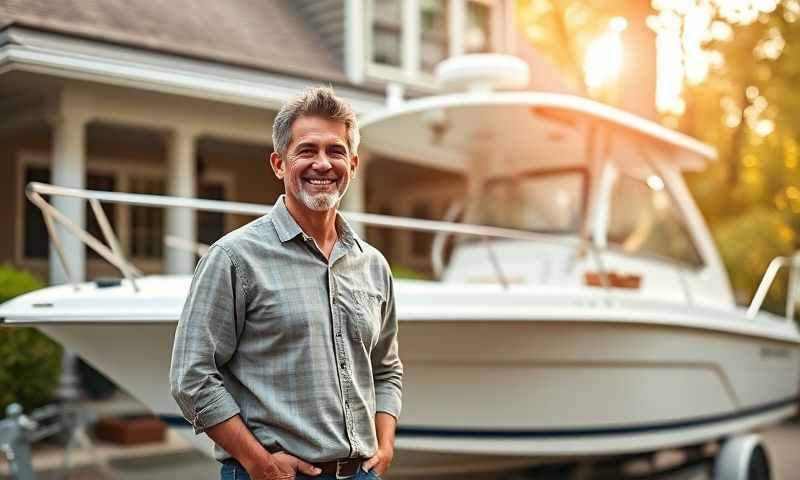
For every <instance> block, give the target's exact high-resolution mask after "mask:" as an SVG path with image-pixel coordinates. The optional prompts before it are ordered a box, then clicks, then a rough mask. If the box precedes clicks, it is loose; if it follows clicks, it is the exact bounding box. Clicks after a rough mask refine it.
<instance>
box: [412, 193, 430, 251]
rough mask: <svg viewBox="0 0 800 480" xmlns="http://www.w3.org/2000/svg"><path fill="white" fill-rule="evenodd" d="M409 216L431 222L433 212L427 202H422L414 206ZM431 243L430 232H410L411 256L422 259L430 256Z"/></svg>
mask: <svg viewBox="0 0 800 480" xmlns="http://www.w3.org/2000/svg"><path fill="white" fill-rule="evenodd" d="M411 216H412V217H414V218H419V219H421V220H431V219H432V218H433V212H431V206H430V205H429V204H428V202H425V201H422V202H418V203H415V204H414V207H413V209H412V211H411ZM432 242H433V234H432V233H430V232H421V231H418V230H414V231H412V232H411V255H413V256H415V257H423V256H426V255H430V250H431V243H432Z"/></svg>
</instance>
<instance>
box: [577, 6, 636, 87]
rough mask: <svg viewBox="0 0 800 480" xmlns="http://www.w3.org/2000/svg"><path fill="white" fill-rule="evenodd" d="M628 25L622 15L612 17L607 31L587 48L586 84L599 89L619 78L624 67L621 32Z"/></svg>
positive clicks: (585, 59)
mask: <svg viewBox="0 0 800 480" xmlns="http://www.w3.org/2000/svg"><path fill="white" fill-rule="evenodd" d="M627 26H628V22H627V20H625V19H624V18H622V17H614V18H612V19H611V21H610V22H609V25H608V29H607V30H606V32H605V33H604V34H603V35H601V36H600V37H598V38H596V39H595V40H594V41H593V42H592V43H591V44H590V45H589V48H587V49H586V56H585V57H584V62H583V72H584V77H585V81H586V85H587V86H588V87H589V88H590V89H592V90H599V89H601V88H603V87H605V86H608V85H610V84H612V83H614V82H615V81H616V80H617V79H618V78H619V72H620V69H621V67H622V38H621V36H620V33H621V32H622V30H624V29H625V28H626V27H627Z"/></svg>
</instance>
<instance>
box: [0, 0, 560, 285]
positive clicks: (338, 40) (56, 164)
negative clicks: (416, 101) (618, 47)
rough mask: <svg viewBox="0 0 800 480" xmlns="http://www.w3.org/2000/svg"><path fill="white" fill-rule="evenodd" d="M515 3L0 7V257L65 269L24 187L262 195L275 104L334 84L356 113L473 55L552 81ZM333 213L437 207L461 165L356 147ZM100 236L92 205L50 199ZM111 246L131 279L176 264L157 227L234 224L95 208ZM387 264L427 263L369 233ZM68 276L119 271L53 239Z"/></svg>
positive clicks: (265, 195)
mask: <svg viewBox="0 0 800 480" xmlns="http://www.w3.org/2000/svg"><path fill="white" fill-rule="evenodd" d="M515 4H516V2H515V1H514V0H496V1H491V0H320V1H312V0H302V1H301V0H296V1H289V0H232V1H227V2H214V1H211V0H172V1H170V2H156V1H154V0H142V1H137V2H126V1H122V0H49V1H48V0H0V195H2V201H0V218H2V220H3V223H2V224H3V226H4V227H5V229H6V234H5V235H2V236H0V262H6V263H11V264H13V265H16V266H18V267H21V268H25V269H28V270H31V271H33V272H35V273H36V274H38V275H39V276H41V277H42V278H49V279H50V281H51V282H52V283H62V282H63V281H64V280H65V276H64V273H63V271H62V269H61V266H60V265H59V262H58V261H57V255H56V254H55V252H54V251H53V250H52V248H53V247H52V246H51V245H50V244H49V242H48V235H47V231H46V228H45V225H44V222H43V220H42V218H41V215H40V213H39V211H38V209H37V208H36V207H34V206H33V205H32V204H31V203H30V202H28V201H27V200H26V199H25V195H24V188H25V185H26V183H27V182H30V181H43V182H50V183H54V184H58V185H64V186H71V187H80V188H89V189H95V190H115V191H125V192H135V193H149V194H168V195H178V196H190V197H199V198H210V199H225V200H231V201H241V202H256V203H272V202H273V201H274V200H275V199H276V197H277V196H278V195H279V193H281V190H282V185H281V184H279V183H278V182H277V181H276V180H275V179H274V178H272V174H271V172H270V170H269V167H268V165H267V163H266V161H265V159H266V157H267V156H268V154H269V152H270V151H271V144H270V143H271V140H270V139H271V125H272V121H273V118H274V115H275V113H276V111H277V109H278V108H279V107H280V105H281V104H282V102H284V101H285V100H286V99H288V98H289V97H290V96H292V95H293V94H295V93H296V92H297V91H298V90H300V89H301V88H303V87H305V86H308V85H312V84H330V85H332V86H334V87H335V88H336V90H337V92H338V93H339V94H340V95H342V96H343V97H345V98H347V99H348V100H350V101H351V102H352V103H353V105H354V107H355V108H356V109H357V111H358V112H359V113H365V112H369V111H373V110H375V109H380V108H382V107H383V106H384V103H385V99H384V98H385V95H384V92H385V90H386V87H387V85H388V84H390V83H391V84H400V85H402V86H403V87H404V89H405V92H406V95H407V96H409V97H416V96H421V95H429V94H433V93H436V92H437V91H438V87H437V85H436V82H435V79H434V77H433V75H432V71H433V68H434V66H435V65H436V64H437V63H438V62H439V61H441V60H443V59H445V58H447V57H448V56H451V55H458V54H463V53H470V52H504V53H512V54H517V55H520V56H522V57H523V58H525V59H526V60H527V61H529V62H530V63H533V64H534V65H533V66H532V70H533V71H534V72H535V74H534V75H533V76H532V78H533V82H534V83H533V84H532V88H536V89H544V90H555V91H564V90H566V87H565V85H564V84H563V82H562V81H561V80H560V78H559V76H558V75H557V74H556V73H555V71H554V69H553V68H552V67H551V66H549V65H548V64H547V63H546V62H544V61H543V60H542V59H541V58H539V57H537V56H536V54H535V52H533V51H532V50H531V48H530V47H529V46H528V45H527V43H526V41H525V40H524V39H523V37H522V35H521V34H520V33H519V32H518V30H517V28H516V20H515V15H514V9H515ZM361 159H362V167H361V168H362V169H363V171H365V172H364V173H362V174H361V175H359V179H358V180H357V181H356V182H355V183H354V185H353V186H352V187H351V190H350V192H349V193H348V195H347V197H346V199H345V201H344V205H343V208H344V209H345V210H357V211H371V212H376V213H388V214H395V215H405V216H415V217H420V218H440V217H441V215H442V214H443V212H444V211H445V209H446V207H447V205H448V203H449V202H450V201H451V200H452V199H453V198H454V197H457V196H458V195H460V194H461V193H463V189H464V179H463V175H462V174H460V173H454V172H452V171H448V170H447V169H446V168H444V169H433V168H430V167H425V166H420V165H412V164H409V163H405V162H403V161H401V160H398V159H396V158H391V156H389V155H377V154H374V153H371V152H370V151H369V150H368V148H365V149H364V151H362V152H361ZM53 203H54V204H55V205H56V206H57V207H58V208H59V209H61V210H62V211H63V212H65V213H67V215H68V216H69V217H70V218H71V219H73V220H74V221H75V222H77V223H78V224H79V225H82V226H85V227H86V228H87V229H88V230H89V231H90V232H93V233H95V234H96V235H98V236H100V233H99V232H100V229H99V227H98V225H97V222H96V221H95V220H94V217H93V215H91V214H89V207H88V206H87V205H83V204H81V203H80V202H79V201H75V200H72V199H63V198H59V199H54V200H53ZM106 213H107V215H108V217H109V219H110V221H111V223H112V224H113V226H114V229H115V231H116V232H117V233H118V236H119V238H120V243H121V247H122V249H123V251H124V252H125V254H126V255H127V256H128V257H129V258H131V259H132V260H133V262H134V263H135V264H136V265H137V266H139V267H140V268H141V269H142V270H143V271H145V272H161V271H166V272H169V273H187V272H191V271H192V270H193V267H194V263H195V260H196V259H195V256H194V254H191V253H188V252H185V251H180V250H175V249H173V248H166V247H165V246H164V236H165V235H175V236H178V237H182V238H184V239H188V240H195V241H199V242H202V243H211V242H213V241H214V240H215V239H216V238H218V237H219V236H221V235H222V234H223V233H224V232H226V231H229V230H231V229H233V228H235V227H237V226H239V225H242V224H244V223H246V222H247V221H249V220H250V218H248V217H243V216H239V215H232V214H231V215H228V214H219V213H204V212H199V213H197V214H193V213H192V212H189V211H185V210H179V209H175V210H174V211H173V210H170V211H161V210H159V209H153V208H142V207H134V206H122V205H115V206H107V207H106ZM366 234H367V237H368V240H369V241H371V242H372V243H374V244H376V245H377V246H378V247H379V248H381V249H383V251H384V252H385V254H386V255H387V256H388V257H389V259H390V261H392V262H393V263H398V264H403V265H406V266H409V267H412V268H415V269H419V270H425V269H427V268H428V258H427V257H428V256H429V249H430V239H429V237H427V236H425V235H421V234H414V233H411V232H386V231H382V230H380V229H371V230H369V231H367V232H366ZM63 242H64V244H65V245H64V246H65V250H66V252H67V258H68V262H69V264H70V269H71V270H72V271H73V272H74V273H75V275H76V276H77V277H78V278H86V279H92V278H95V277H98V276H104V275H118V273H117V272H116V271H114V270H113V268H112V267H110V266H109V265H108V264H106V262H105V261H103V260H102V259H100V258H98V257H97V256H96V255H95V254H94V253H93V252H89V251H87V250H86V249H85V248H84V247H83V246H82V245H81V244H80V243H79V242H78V241H77V240H76V239H73V238H71V236H69V235H67V236H64V238H63Z"/></svg>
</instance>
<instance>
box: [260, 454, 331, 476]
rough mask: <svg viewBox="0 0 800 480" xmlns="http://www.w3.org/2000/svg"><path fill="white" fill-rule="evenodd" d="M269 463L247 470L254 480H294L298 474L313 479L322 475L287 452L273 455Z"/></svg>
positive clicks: (315, 468) (316, 469)
mask: <svg viewBox="0 0 800 480" xmlns="http://www.w3.org/2000/svg"><path fill="white" fill-rule="evenodd" d="M270 457H271V461H270V462H269V463H265V464H260V465H256V466H252V467H250V468H248V469H247V473H248V474H250V478H252V480H293V479H294V478H295V476H296V474H297V472H300V473H302V474H303V475H310V476H312V477H314V476H317V475H319V474H320V472H321V470H320V469H319V468H317V467H314V466H312V465H311V464H310V463H307V462H304V461H302V460H300V459H299V458H297V457H293V456H292V455H289V454H288V453H285V452H277V453H273V454H272V455H271V456H270Z"/></svg>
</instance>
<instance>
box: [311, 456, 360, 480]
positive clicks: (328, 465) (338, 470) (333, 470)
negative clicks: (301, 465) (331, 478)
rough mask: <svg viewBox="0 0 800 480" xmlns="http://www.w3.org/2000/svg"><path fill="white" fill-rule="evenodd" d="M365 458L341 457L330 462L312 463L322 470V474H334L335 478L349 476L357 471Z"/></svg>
mask: <svg viewBox="0 0 800 480" xmlns="http://www.w3.org/2000/svg"><path fill="white" fill-rule="evenodd" d="M365 460H366V458H342V459H341V460H331V461H330V462H322V463H312V465H314V466H315V467H317V468H319V469H320V470H322V474H323V475H336V478H349V477H352V476H355V474H357V473H358V469H359V468H361V465H362V464H363V463H364V461H365Z"/></svg>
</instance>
